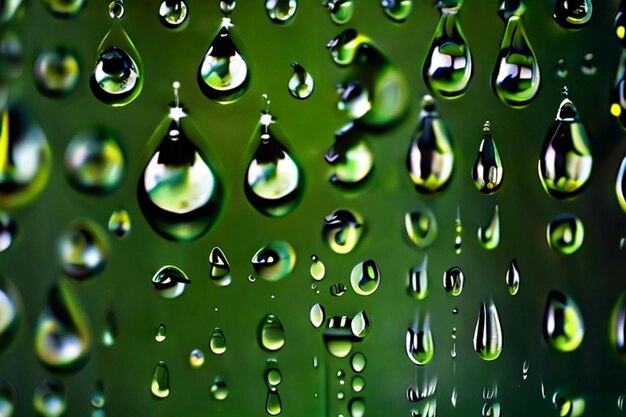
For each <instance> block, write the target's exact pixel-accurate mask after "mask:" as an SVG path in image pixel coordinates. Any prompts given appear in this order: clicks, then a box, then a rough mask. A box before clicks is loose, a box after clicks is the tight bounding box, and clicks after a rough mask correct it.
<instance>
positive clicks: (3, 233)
mask: <svg viewBox="0 0 626 417" xmlns="http://www.w3.org/2000/svg"><path fill="white" fill-rule="evenodd" d="M17 230H18V227H17V223H16V222H15V220H14V219H13V217H11V215H10V214H9V213H7V212H6V211H1V210H0V253H2V252H4V251H6V250H8V249H9V248H10V247H11V246H12V245H13V243H14V241H15V238H16V237H17Z"/></svg>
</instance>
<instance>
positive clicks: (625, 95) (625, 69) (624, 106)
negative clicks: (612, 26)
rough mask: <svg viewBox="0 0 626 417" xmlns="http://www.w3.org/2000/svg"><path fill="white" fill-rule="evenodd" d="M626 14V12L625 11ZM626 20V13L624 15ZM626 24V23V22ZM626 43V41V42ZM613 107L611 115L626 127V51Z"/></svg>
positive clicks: (615, 84)
mask: <svg viewBox="0 0 626 417" xmlns="http://www.w3.org/2000/svg"><path fill="white" fill-rule="evenodd" d="M625 12H626V11H625ZM624 17H625V18H626V13H625V14H624ZM625 23H626V22H625ZM625 42H626V40H625ZM610 103H611V106H610V108H609V110H610V113H611V115H613V116H614V117H616V118H617V121H618V122H619V124H620V126H621V127H622V128H625V127H626V49H624V50H623V51H622V54H621V57H620V61H619V66H618V68H617V73H616V74H615V81H614V82H613V90H612V91H611V98H610Z"/></svg>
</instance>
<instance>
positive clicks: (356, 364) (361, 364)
mask: <svg viewBox="0 0 626 417" xmlns="http://www.w3.org/2000/svg"><path fill="white" fill-rule="evenodd" d="M365 365H367V360H366V358H365V355H364V354H362V353H361V352H356V353H354V354H353V355H352V357H351V358H350V366H351V367H352V370H353V371H354V372H356V373H357V374H359V373H361V372H363V370H364V369H365Z"/></svg>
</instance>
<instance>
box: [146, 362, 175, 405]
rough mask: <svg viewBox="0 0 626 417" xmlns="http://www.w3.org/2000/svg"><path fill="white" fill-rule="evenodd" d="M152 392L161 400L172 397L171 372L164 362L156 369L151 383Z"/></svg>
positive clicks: (158, 364)
mask: <svg viewBox="0 0 626 417" xmlns="http://www.w3.org/2000/svg"><path fill="white" fill-rule="evenodd" d="M150 392H152V395H154V396H155V398H159V399H160V398H167V397H168V395H170V370H169V368H168V367H167V364H166V363H165V362H163V361H159V363H157V365H156V366H155V368H154V372H153V373H152V380H151V381H150Z"/></svg>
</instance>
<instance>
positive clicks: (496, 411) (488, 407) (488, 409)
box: [482, 401, 501, 417]
mask: <svg viewBox="0 0 626 417" xmlns="http://www.w3.org/2000/svg"><path fill="white" fill-rule="evenodd" d="M500 415H501V408H500V403H499V402H497V401H487V402H486V403H484V404H483V408H482V416H483V417H500Z"/></svg>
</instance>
